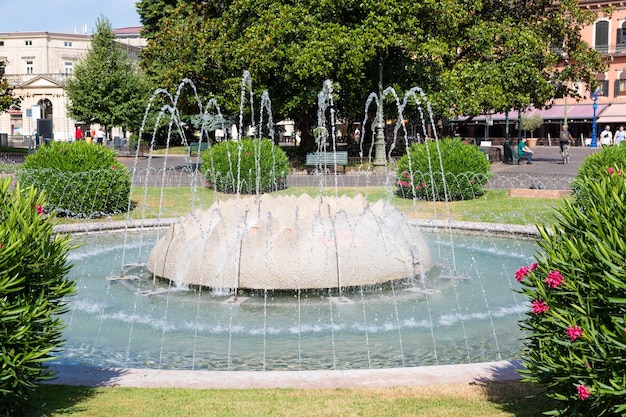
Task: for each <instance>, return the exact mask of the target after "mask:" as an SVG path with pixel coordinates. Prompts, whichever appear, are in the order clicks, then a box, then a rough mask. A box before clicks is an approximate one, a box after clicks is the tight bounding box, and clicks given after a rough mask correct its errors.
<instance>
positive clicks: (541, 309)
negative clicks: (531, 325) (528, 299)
mask: <svg viewBox="0 0 626 417" xmlns="http://www.w3.org/2000/svg"><path fill="white" fill-rule="evenodd" d="M548 310H550V307H548V305H547V304H546V303H545V302H544V301H543V300H535V301H533V313H534V314H535V315H537V316H538V315H539V314H541V313H545V312H546V311H548Z"/></svg>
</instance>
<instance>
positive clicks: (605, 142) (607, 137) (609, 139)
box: [600, 125, 613, 146]
mask: <svg viewBox="0 0 626 417" xmlns="http://www.w3.org/2000/svg"><path fill="white" fill-rule="evenodd" d="M600 143H601V144H602V146H610V145H612V144H613V133H611V126H609V125H606V127H605V128H604V130H603V131H602V133H600Z"/></svg>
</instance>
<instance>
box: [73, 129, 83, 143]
mask: <svg viewBox="0 0 626 417" xmlns="http://www.w3.org/2000/svg"><path fill="white" fill-rule="evenodd" d="M74 139H76V140H83V129H81V128H80V126H76V132H75V133H74Z"/></svg>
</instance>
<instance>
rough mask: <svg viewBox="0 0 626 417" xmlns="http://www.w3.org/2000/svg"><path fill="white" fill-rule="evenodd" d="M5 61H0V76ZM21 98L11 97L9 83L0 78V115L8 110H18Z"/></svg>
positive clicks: (2, 72)
mask: <svg viewBox="0 0 626 417" xmlns="http://www.w3.org/2000/svg"><path fill="white" fill-rule="evenodd" d="M6 64H7V63H6V61H0V70H2V71H1V72H0V75H3V74H4V67H5V66H6ZM21 101H22V98H21V97H15V96H14V95H13V87H11V86H10V85H9V82H8V81H7V80H5V79H3V78H0V113H2V112H5V111H7V110H9V109H19V107H20V103H21Z"/></svg>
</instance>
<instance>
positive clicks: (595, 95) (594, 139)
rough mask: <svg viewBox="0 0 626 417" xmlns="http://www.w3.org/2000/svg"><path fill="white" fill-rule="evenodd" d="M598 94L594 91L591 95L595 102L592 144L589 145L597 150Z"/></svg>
mask: <svg viewBox="0 0 626 417" xmlns="http://www.w3.org/2000/svg"><path fill="white" fill-rule="evenodd" d="M598 96H599V94H598V92H597V91H594V92H593V93H591V99H592V100H593V123H592V124H591V144H590V145H589V147H590V148H597V147H598V140H597V139H598V138H597V133H598V124H597V121H596V110H597V109H598Z"/></svg>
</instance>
